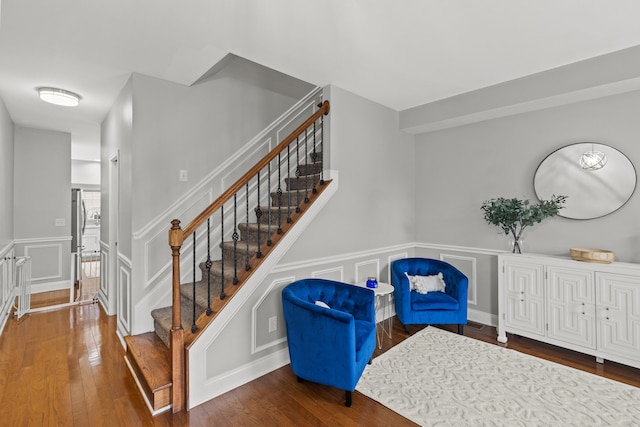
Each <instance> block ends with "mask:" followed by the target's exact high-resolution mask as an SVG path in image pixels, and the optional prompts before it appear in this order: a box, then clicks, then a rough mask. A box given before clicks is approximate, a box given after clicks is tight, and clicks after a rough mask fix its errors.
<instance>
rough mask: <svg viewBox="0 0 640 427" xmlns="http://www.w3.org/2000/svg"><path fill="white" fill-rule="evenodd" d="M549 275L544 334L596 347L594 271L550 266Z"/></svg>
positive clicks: (576, 343)
mask: <svg viewBox="0 0 640 427" xmlns="http://www.w3.org/2000/svg"><path fill="white" fill-rule="evenodd" d="M548 274H549V280H548V281H547V315H548V317H547V321H548V324H549V328H548V331H547V336H548V337H549V338H553V339H557V340H560V341H564V342H568V343H572V344H575V345H579V346H583V347H587V348H596V321H595V295H594V286H593V273H592V272H589V271H579V270H570V269H563V268H558V267H549V270H548Z"/></svg>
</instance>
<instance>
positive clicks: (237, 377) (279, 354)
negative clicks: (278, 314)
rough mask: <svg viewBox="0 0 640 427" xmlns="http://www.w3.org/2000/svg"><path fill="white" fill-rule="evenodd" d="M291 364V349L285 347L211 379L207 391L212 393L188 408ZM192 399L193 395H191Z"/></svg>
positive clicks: (188, 405) (188, 403)
mask: <svg viewBox="0 0 640 427" xmlns="http://www.w3.org/2000/svg"><path fill="white" fill-rule="evenodd" d="M289 363H290V360H289V348H288V347H285V348H283V349H281V350H278V351H276V352H274V353H271V354H270V355H268V356H265V357H262V358H260V359H258V360H256V361H254V362H252V363H248V364H246V365H244V366H240V367H238V368H236V369H234V370H232V371H229V372H227V373H225V374H223V375H219V376H217V377H214V378H210V379H209V380H208V381H207V383H206V386H205V387H206V389H207V390H209V391H213V390H215V391H213V392H210V393H209V394H206V395H202V394H201V395H200V396H199V399H198V400H197V401H194V400H190V401H189V402H187V407H188V408H189V409H193V408H194V407H196V406H198V405H200V404H201V403H204V402H207V401H209V400H211V399H213V398H215V397H218V396H220V395H222V394H224V393H226V392H228V391H231V390H233V389H235V388H237V387H240V386H242V385H244V384H247V383H249V382H251V381H253V380H255V379H257V378H260V377H261V376H263V375H266V374H268V373H269V372H273V371H275V370H276V369H280V368H282V367H283V366H285V365H288V364H289ZM189 397H190V398H191V397H192V396H191V393H190V396H189Z"/></svg>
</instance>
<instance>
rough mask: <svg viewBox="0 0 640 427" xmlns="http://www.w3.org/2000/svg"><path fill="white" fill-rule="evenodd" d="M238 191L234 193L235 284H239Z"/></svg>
mask: <svg viewBox="0 0 640 427" xmlns="http://www.w3.org/2000/svg"><path fill="white" fill-rule="evenodd" d="M237 196H238V193H236V194H234V195H233V234H232V235H231V237H232V239H233V284H234V285H237V284H238V239H239V238H240V235H239V234H238V197H237Z"/></svg>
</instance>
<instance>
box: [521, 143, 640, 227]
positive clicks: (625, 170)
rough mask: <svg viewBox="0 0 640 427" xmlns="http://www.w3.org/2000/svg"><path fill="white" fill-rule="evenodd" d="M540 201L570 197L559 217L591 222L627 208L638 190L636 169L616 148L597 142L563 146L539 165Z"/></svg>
mask: <svg viewBox="0 0 640 427" xmlns="http://www.w3.org/2000/svg"><path fill="white" fill-rule="evenodd" d="M533 186H534V189H535V192H536V195H537V196H538V198H539V199H540V200H549V199H550V198H551V196H553V195H556V196H567V202H566V204H565V208H564V209H561V210H560V213H559V214H558V215H560V216H563V217H565V218H573V219H591V218H598V217H601V216H604V215H608V214H610V213H611V212H614V211H616V210H618V209H620V207H622V205H624V204H625V203H626V202H627V201H628V200H629V199H630V198H631V195H632V194H633V192H634V190H635V188H636V170H635V168H634V167H633V164H632V163H631V161H630V160H629V159H628V158H627V156H625V155H624V154H622V153H621V152H620V151H618V150H616V149H615V148H612V147H609V146H608V145H604V144H596V143H594V142H581V143H578V144H571V145H568V146H566V147H562V148H560V149H558V150H556V151H554V152H553V153H551V154H549V155H548V156H547V157H546V158H545V159H544V160H543V161H542V163H540V166H538V169H537V170H536V174H535V177H534V181H533Z"/></svg>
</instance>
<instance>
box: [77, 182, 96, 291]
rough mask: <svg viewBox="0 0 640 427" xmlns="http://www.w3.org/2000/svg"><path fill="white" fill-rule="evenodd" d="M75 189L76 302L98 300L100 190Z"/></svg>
mask: <svg viewBox="0 0 640 427" xmlns="http://www.w3.org/2000/svg"><path fill="white" fill-rule="evenodd" d="M72 191H73V193H72V202H73V207H74V212H73V215H72V218H71V222H72V233H73V239H72V247H71V250H72V252H73V257H74V279H75V280H74V283H75V286H74V301H76V302H97V301H98V292H99V291H100V220H101V214H100V191H99V190H83V189H73V190H72Z"/></svg>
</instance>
